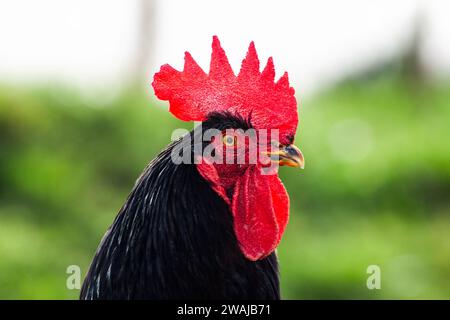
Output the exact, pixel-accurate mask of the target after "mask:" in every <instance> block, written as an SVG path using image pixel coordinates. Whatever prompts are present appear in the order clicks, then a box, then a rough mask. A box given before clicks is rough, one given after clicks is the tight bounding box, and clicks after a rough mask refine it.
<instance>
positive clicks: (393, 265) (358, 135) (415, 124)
mask: <svg viewBox="0 0 450 320" xmlns="http://www.w3.org/2000/svg"><path fill="white" fill-rule="evenodd" d="M408 70H409V69H408ZM301 105H302V108H301V124H300V129H299V131H298V136H297V138H296V142H297V144H298V145H299V146H300V147H301V149H302V150H303V152H304V154H305V158H306V161H307V162H306V169H305V170H304V171H302V172H300V171H298V172H294V171H292V169H284V168H282V170H281V176H282V180H283V181H284V182H285V185H286V187H287V189H288V192H289V194H290V197H291V202H292V209H291V218H290V224H289V225H288V228H287V231H286V233H285V236H284V238H283V240H282V242H281V245H280V246H279V249H278V253H279V258H280V264H281V281H282V291H283V296H284V298H289V299H293V298H307V299H309V298H332V299H334V298H368V299H380V298H387V299H403V298H425V299H428V298H439V299H442V298H445V299H448V298H450V232H449V231H450V197H449V195H450V147H449V143H448V137H449V136H450V126H449V124H450V83H444V82H438V83H430V82H427V81H425V80H423V79H420V78H417V77H414V76H411V74H410V73H408V72H405V70H404V69H402V68H397V67H390V68H387V69H383V68H381V70H377V72H375V73H373V72H368V73H365V74H364V75H361V76H357V77H353V78H349V79H345V80H343V81H341V82H339V83H338V84H337V85H336V86H333V87H332V88H329V89H327V90H324V91H322V92H321V93H320V94H318V95H316V96H313V97H311V98H308V99H306V100H304V101H303V100H302V103H301ZM162 106H164V104H162V103H157V102H156V101H154V100H152V98H151V97H150V95H149V94H148V93H146V92H144V91H143V90H138V89H136V90H133V89H127V90H123V91H122V92H120V93H118V95H117V97H116V98H115V99H113V100H109V101H107V102H102V103H100V102H95V100H92V101H87V100H86V99H85V97H82V96H80V95H79V94H78V93H77V91H76V90H72V89H70V88H68V87H58V86H55V87H24V86H11V85H6V84H3V85H1V86H0V298H7V299H19V298H30V299H49V298H56V299H72V298H77V296H78V294H79V291H78V290H68V289H67V288H66V278H67V276H68V275H67V274H66V268H67V266H68V265H79V266H80V267H81V270H82V272H83V276H84V275H85V272H86V271H87V268H88V265H89V263H90V260H91V258H92V256H93V254H94V252H95V249H96V247H97V245H98V243H99V241H100V239H101V237H102V236H103V234H104V232H105V230H106V229H107V228H108V226H109V225H110V223H111V222H112V221H113V219H114V217H115V215H116V213H117V211H118V210H119V208H120V207H121V205H122V204H123V202H124V201H125V198H126V196H127V194H128V192H129V191H130V190H131V188H132V186H133V184H134V181H135V179H136V178H137V177H138V176H139V174H140V172H141V171H142V169H143V168H144V167H145V165H146V164H147V163H148V162H149V161H150V160H151V159H152V158H153V157H154V156H155V155H156V154H157V153H158V152H159V151H160V150H162V149H163V148H164V147H165V146H166V145H167V144H168V143H169V141H170V136H171V133H172V130H173V129H175V128H179V127H186V128H191V127H190V125H189V124H186V123H182V122H180V121H177V120H175V119H173V117H172V116H171V115H170V114H169V113H168V112H167V111H166V110H165V107H162ZM369 265H378V266H379V267H380V268H381V290H368V289H367V287H366V279H367V277H368V276H369V275H368V274H367V273H366V269H367V267H368V266H369Z"/></svg>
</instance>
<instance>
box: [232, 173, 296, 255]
mask: <svg viewBox="0 0 450 320" xmlns="http://www.w3.org/2000/svg"><path fill="white" fill-rule="evenodd" d="M231 207H232V213H233V218H234V230H235V233H236V237H237V239H238V241H239V245H240V248H241V250H242V253H243V254H244V255H245V256H246V257H247V258H248V259H249V260H252V261H256V260H259V259H262V258H264V257H266V256H268V255H269V254H271V253H272V252H273V251H274V250H275V248H276V247H277V246H278V244H279V242H280V240H281V236H282V234H283V232H284V230H285V228H286V224H287V221H288V217H289V197H288V194H287V192H286V190H285V188H284V186H283V184H282V183H281V181H280V179H279V178H278V176H277V175H262V174H261V168H260V167H257V166H250V167H249V168H248V169H247V171H246V172H245V174H244V175H243V176H241V177H240V178H239V179H238V180H237V183H236V186H235V190H234V194H233V200H232V205H231Z"/></svg>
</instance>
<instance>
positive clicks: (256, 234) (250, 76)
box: [152, 36, 304, 261]
mask: <svg viewBox="0 0 450 320" xmlns="http://www.w3.org/2000/svg"><path fill="white" fill-rule="evenodd" d="M274 78H275V68H274V65H273V60H272V58H269V59H268V61H267V64H266V66H265V67H264V69H263V70H262V71H260V66H259V59H258V56H257V53H256V49H255V46H254V43H253V42H251V43H250V46H249V49H248V52H247V55H246V57H245V59H244V60H243V61H242V66H241V69H240V72H239V74H238V75H237V76H236V75H235V74H234V72H233V70H232V68H231V66H230V64H229V62H228V59H227V56H226V54H225V51H224V50H223V49H222V47H221V46H220V42H219V40H218V38H217V37H216V36H214V37H213V43H212V55H211V64H210V70H209V73H208V74H207V73H205V72H204V71H203V70H202V69H201V68H200V67H199V65H198V64H197V63H196V62H195V61H194V59H193V58H192V56H191V55H190V54H189V53H188V52H186V53H185V63H184V69H183V71H177V70H175V69H174V68H172V67H171V66H170V65H167V64H166V65H163V66H162V67H161V69H160V71H159V72H157V73H156V74H155V76H154V81H153V83H152V85H153V88H154V90H155V94H156V96H157V97H158V98H159V99H161V100H167V101H169V103H170V107H169V111H170V112H171V113H172V114H173V115H174V116H175V117H177V118H178V119H181V120H184V121H200V122H203V123H205V124H207V126H208V127H212V128H211V129H214V130H212V131H211V130H210V132H209V134H208V137H207V139H206V140H207V141H208V143H207V145H206V147H204V148H202V152H201V154H196V159H195V163H196V166H197V169H198V171H199V173H200V175H201V176H202V177H203V178H204V179H206V180H207V181H208V182H209V184H210V185H211V188H212V189H213V190H214V191H215V192H216V193H217V194H218V195H219V196H220V197H221V198H222V199H223V200H224V201H225V202H226V203H227V204H228V205H229V207H230V211H231V213H232V215H233V224H234V231H235V234H236V237H237V240H238V242H239V246H240V248H241V251H242V253H243V254H244V255H245V256H246V257H247V258H248V259H250V260H253V261H255V260H259V259H262V258H264V257H266V256H267V255H269V254H270V253H272V252H273V251H274V250H275V248H276V247H277V246H278V244H279V242H280V240H281V236H282V234H283V232H284V230H285V228H286V225H287V222H288V217H289V196H288V194H287V192H286V190H285V188H284V186H283V184H282V182H281V181H280V179H279V177H278V165H286V166H291V167H301V168H303V166H304V158H303V155H302V153H301V152H300V150H299V149H298V148H297V147H295V146H294V145H293V141H294V136H295V132H296V129H297V125H298V113H297V101H296V99H295V96H294V89H293V88H292V87H290V85H289V80H288V75H287V73H284V74H283V76H282V77H281V78H280V79H279V80H278V81H276V82H275V81H274Z"/></svg>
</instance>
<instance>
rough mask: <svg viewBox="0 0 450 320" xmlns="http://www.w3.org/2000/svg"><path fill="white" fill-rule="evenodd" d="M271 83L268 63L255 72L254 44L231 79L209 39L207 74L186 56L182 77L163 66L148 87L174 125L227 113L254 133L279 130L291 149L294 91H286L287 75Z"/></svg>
mask: <svg viewBox="0 0 450 320" xmlns="http://www.w3.org/2000/svg"><path fill="white" fill-rule="evenodd" d="M274 77H275V69H274V65H273V61H272V58H269V60H268V61H267V65H266V67H265V68H264V70H263V71H262V72H260V71H259V59H258V55H257V53H256V49H255V45H254V43H253V42H251V43H250V46H249V48H248V52H247V56H246V57H245V59H244V60H243V61H242V66H241V70H240V72H239V74H238V76H235V75H234V73H233V70H232V69H231V66H230V64H229V62H228V58H227V56H226V54H225V51H224V50H223V49H222V47H221V46H220V42H219V39H218V38H217V37H216V36H214V37H213V43H212V54H211V65H210V70H209V74H206V73H205V72H204V71H203V70H202V69H201V68H200V67H199V65H198V64H197V63H196V62H195V61H194V59H193V58H192V56H191V55H190V54H189V52H186V54H185V58H184V70H183V71H182V72H180V71H177V70H175V69H174V68H172V67H171V66H170V65H168V64H165V65H163V66H162V67H161V70H160V71H159V72H158V73H156V74H155V76H154V79H153V83H152V85H153V88H154V89H155V94H156V96H157V97H158V98H159V99H161V100H168V101H169V102H170V108H169V111H170V112H171V113H172V114H173V115H174V116H175V117H177V118H178V119H181V120H184V121H203V120H205V119H206V118H207V116H208V114H209V113H211V112H217V111H229V112H232V113H235V114H239V115H240V116H242V117H243V118H245V119H249V118H250V121H251V123H252V125H253V127H254V128H256V129H278V130H280V142H281V143H283V144H285V143H291V142H292V141H291V140H292V139H293V137H294V134H295V131H296V129H297V123H298V115H297V101H296V99H295V96H294V89H293V88H292V87H290V86H289V79H288V75H287V73H286V72H285V73H284V75H283V76H282V77H281V78H280V79H279V80H278V81H277V82H274Z"/></svg>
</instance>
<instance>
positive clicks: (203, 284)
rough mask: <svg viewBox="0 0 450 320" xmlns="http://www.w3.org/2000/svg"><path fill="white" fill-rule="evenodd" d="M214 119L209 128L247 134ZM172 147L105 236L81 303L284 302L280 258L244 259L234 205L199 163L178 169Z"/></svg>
mask: <svg viewBox="0 0 450 320" xmlns="http://www.w3.org/2000/svg"><path fill="white" fill-rule="evenodd" d="M250 127H251V124H250V123H249V121H247V120H245V119H241V118H239V117H238V116H235V115H231V114H218V113H215V114H212V115H210V117H209V118H208V120H207V121H205V122H204V123H203V126H202V129H194V130H193V131H192V132H191V133H190V135H191V136H194V135H196V134H201V133H202V131H204V130H206V129H208V128H216V129H219V130H224V129H227V128H241V129H244V130H245V129H248V128H250ZM186 141H187V140H185V139H180V140H179V141H177V142H174V143H172V144H171V145H169V146H168V147H167V148H166V149H165V150H164V151H162V152H161V153H160V154H159V155H158V156H157V157H156V158H155V159H154V160H153V161H152V162H151V163H150V164H149V165H148V166H147V168H146V169H145V170H144V172H143V174H142V175H141V177H140V178H139V179H138V181H137V183H136V185H135V187H134V188H133V190H132V191H131V193H130V195H129V196H128V199H127V201H126V202H125V204H124V206H123V207H122V208H121V210H120V212H119V214H118V215H117V217H116V219H115V220H114V222H113V224H112V225H111V227H110V228H109V230H108V231H107V232H106V234H105V236H104V237H103V239H102V241H101V243H100V245H99V247H98V249H97V252H96V254H95V257H94V259H93V261H92V264H91V266H90V269H89V272H88V274H87V276H86V279H85V281H84V283H83V287H82V289H81V295H80V298H81V299H279V298H280V293H279V280H278V262H277V258H276V255H275V253H272V254H271V255H270V256H268V257H267V258H265V259H262V260H259V261H256V262H252V261H249V260H247V259H246V258H245V257H244V256H243V254H242V253H241V251H240V249H239V246H238V242H237V239H236V236H235V233H234V229H233V220H232V215H231V212H230V209H229V207H228V205H227V204H226V203H225V202H224V201H223V200H222V199H221V198H220V197H219V196H218V195H217V194H216V193H215V192H214V191H213V190H212V189H211V188H210V186H209V184H208V182H207V181H206V180H204V179H203V178H202V177H201V175H200V174H199V173H198V171H197V169H196V168H195V165H194V164H178V165H177V164H174V163H173V162H172V160H171V152H172V150H173V149H174V148H176V147H177V148H178V147H182V146H183V143H188V142H186Z"/></svg>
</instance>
